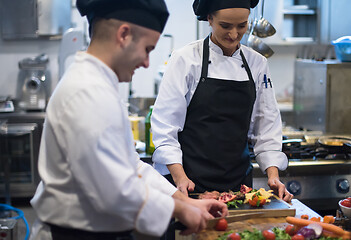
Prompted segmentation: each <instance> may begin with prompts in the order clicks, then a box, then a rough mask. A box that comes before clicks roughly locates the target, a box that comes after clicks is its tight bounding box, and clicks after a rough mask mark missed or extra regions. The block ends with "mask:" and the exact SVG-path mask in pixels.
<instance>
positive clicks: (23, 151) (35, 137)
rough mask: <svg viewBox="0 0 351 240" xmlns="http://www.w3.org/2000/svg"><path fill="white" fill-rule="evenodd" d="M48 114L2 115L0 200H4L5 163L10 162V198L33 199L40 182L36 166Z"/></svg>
mask: <svg viewBox="0 0 351 240" xmlns="http://www.w3.org/2000/svg"><path fill="white" fill-rule="evenodd" d="M44 118H45V113H43V112H29V113H26V112H19V113H17V112H15V113H2V114H0V121H1V122H6V123H3V124H2V125H1V126H2V127H1V129H3V130H2V131H0V151H1V152H0V162H1V165H0V196H2V197H4V196H5V180H6V179H5V172H4V164H3V163H4V162H5V161H7V162H9V166H10V167H9V172H8V174H9V176H8V178H9V179H10V181H9V186H8V187H9V192H10V194H9V195H10V197H11V198H18V197H32V196H33V195H34V192H35V190H36V187H37V184H38V183H39V181H40V178H39V174H38V169H37V167H38V166H37V163H38V155H39V145H40V139H41V133H42V129H43V123H44Z"/></svg>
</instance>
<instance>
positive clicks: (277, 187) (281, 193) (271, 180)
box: [266, 167, 294, 202]
mask: <svg viewBox="0 0 351 240" xmlns="http://www.w3.org/2000/svg"><path fill="white" fill-rule="evenodd" d="M266 172H267V176H268V182H267V184H268V186H269V187H270V188H271V189H272V190H273V191H274V193H275V194H277V195H278V197H279V198H281V199H283V200H284V201H286V202H291V199H292V198H293V197H294V195H292V194H291V193H290V192H289V191H288V190H287V189H286V187H285V185H284V184H283V183H282V182H281V181H280V180H279V172H278V169H277V168H276V167H269V168H267V169H266Z"/></svg>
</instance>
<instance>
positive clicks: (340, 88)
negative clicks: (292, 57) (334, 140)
mask: <svg viewBox="0 0 351 240" xmlns="http://www.w3.org/2000/svg"><path fill="white" fill-rule="evenodd" d="M350 93H351V63H341V62H339V61H337V60H333V61H331V60H329V61H314V60H306V59H297V60H296V61H295V79H294V109H293V112H294V122H295V126H294V127H296V128H305V129H309V130H315V131H322V132H324V133H327V134H351V124H350V119H351V104H350V103H351V94H350Z"/></svg>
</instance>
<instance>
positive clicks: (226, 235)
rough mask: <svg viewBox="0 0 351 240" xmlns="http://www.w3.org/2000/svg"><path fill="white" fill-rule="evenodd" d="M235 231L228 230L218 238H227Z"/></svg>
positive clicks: (220, 239)
mask: <svg viewBox="0 0 351 240" xmlns="http://www.w3.org/2000/svg"><path fill="white" fill-rule="evenodd" d="M233 232H234V231H229V232H226V233H224V234H222V235H220V236H219V237H218V238H217V239H216V240H227V238H228V236H229V235H230V234H231V233H233Z"/></svg>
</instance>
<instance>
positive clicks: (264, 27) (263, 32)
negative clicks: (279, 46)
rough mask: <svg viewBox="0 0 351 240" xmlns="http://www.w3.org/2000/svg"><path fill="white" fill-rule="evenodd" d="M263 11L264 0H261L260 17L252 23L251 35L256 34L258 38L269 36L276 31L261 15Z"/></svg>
mask: <svg viewBox="0 0 351 240" xmlns="http://www.w3.org/2000/svg"><path fill="white" fill-rule="evenodd" d="M263 11H264V0H263V1H262V6H261V17H260V19H259V20H257V23H256V24H255V25H254V30H253V33H252V34H253V35H256V36H257V37H260V38H265V37H270V36H273V35H274V34H275V33H276V30H275V28H274V27H273V25H272V24H271V23H270V22H269V21H268V20H267V19H265V18H264V17H263Z"/></svg>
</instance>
